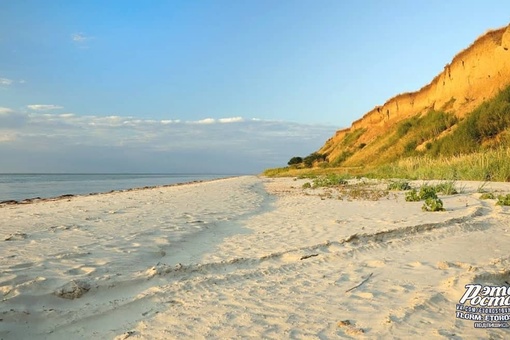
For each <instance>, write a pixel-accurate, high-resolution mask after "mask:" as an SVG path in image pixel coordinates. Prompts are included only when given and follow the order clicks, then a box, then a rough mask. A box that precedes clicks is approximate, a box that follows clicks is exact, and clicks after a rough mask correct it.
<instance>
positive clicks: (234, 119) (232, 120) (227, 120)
mask: <svg viewBox="0 0 510 340" xmlns="http://www.w3.org/2000/svg"><path fill="white" fill-rule="evenodd" d="M218 121H219V122H220V123H238V122H242V121H243V117H231V118H220V119H218Z"/></svg>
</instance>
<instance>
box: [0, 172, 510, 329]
mask: <svg viewBox="0 0 510 340" xmlns="http://www.w3.org/2000/svg"><path fill="white" fill-rule="evenodd" d="M305 181H306V180H298V181H293V180H292V179H260V178H257V177H254V176H246V177H239V178H231V179H223V180H217V181H211V182H203V183H195V184H189V185H182V186H173V187H162V188H153V189H146V190H137V191H127V192H115V193H109V194H101V195H95V196H79V197H72V198H69V199H64V200H57V201H43V202H35V203H32V204H23V205H5V206H2V207H0V297H1V298H2V301H1V302H0V320H1V321H0V338H1V339H19V338H50V339H69V338H73V339H76V338H115V337H118V338H121V339H124V338H144V339H145V338H156V339H172V338H179V339H181V338H194V339H200V338H208V339H209V338H243V339H244V338H254V339H257V338H274V339H281V338H310V339H327V338H367V339H374V338H381V339H387V338H401V339H408V338H412V337H421V338H445V339H452V338H453V339H468V338H489V337H492V338H494V339H498V338H501V339H504V338H507V337H508V334H509V333H508V332H510V330H509V329H475V328H474V327H473V321H467V320H461V319H457V318H456V317H455V308H456V304H457V303H458V301H459V299H460V298H461V296H462V295H463V293H464V291H465V288H464V286H465V285H466V284H468V283H474V282H476V283H480V284H484V285H489V284H490V285H493V286H494V285H501V284H503V285H506V284H505V281H508V282H510V276H509V270H510V267H509V264H510V263H509V262H510V261H509V258H510V255H509V253H510V252H509V250H510V237H509V236H510V233H509V232H508V228H510V208H509V207H499V206H495V205H494V203H495V201H494V200H480V199H479V196H480V194H478V193H476V189H477V187H478V186H479V183H469V182H466V183H460V184H459V185H460V186H463V187H464V193H461V194H459V195H453V196H441V198H442V199H443V201H444V204H445V207H446V209H447V211H445V212H434V213H433V212H422V211H421V205H422V204H423V203H421V202H418V203H409V202H405V200H404V196H403V193H399V192H391V193H390V194H389V196H387V197H383V198H381V199H379V200H378V201H370V200H362V199H358V200H346V199H344V200H339V199H336V198H335V197H336V191H334V190H333V191H331V193H330V194H328V193H327V191H328V190H310V189H307V190H303V189H301V186H302V184H303V183H304V182H305ZM418 184H419V183H416V185H418ZM381 186H382V187H385V185H384V184H381ZM490 189H492V190H501V192H502V193H508V192H510V185H509V184H505V183H493V184H491V185H490ZM328 196H332V198H330V197H328ZM308 256H310V257H308ZM360 284H361V285H360ZM358 285H359V286H358ZM507 314H509V315H510V313H507ZM347 320H348V321H347Z"/></svg>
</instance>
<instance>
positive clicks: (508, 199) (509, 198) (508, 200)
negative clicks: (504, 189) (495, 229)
mask: <svg viewBox="0 0 510 340" xmlns="http://www.w3.org/2000/svg"><path fill="white" fill-rule="evenodd" d="M496 205H510V194H507V195H506V196H503V195H499V196H498V201H497V202H496Z"/></svg>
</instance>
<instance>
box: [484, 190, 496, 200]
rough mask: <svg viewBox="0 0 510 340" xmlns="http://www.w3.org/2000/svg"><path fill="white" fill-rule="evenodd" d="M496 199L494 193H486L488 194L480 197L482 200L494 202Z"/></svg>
mask: <svg viewBox="0 0 510 340" xmlns="http://www.w3.org/2000/svg"><path fill="white" fill-rule="evenodd" d="M495 198H496V196H494V194H493V193H492V192H486V193H484V194H482V195H480V199H481V200H493V199H495Z"/></svg>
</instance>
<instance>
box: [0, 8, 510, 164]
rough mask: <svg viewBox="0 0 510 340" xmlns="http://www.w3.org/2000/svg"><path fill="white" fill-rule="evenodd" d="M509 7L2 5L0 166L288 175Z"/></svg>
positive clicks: (509, 18) (430, 73)
mask: <svg viewBox="0 0 510 340" xmlns="http://www.w3.org/2000/svg"><path fill="white" fill-rule="evenodd" d="M508 13H510V3H509V2H507V1H490V0H489V1H483V2H482V1H437V0H427V1H421V0H416V1H403V0H392V1H390V0H388V1H376V0H372V1H369V0H365V1H363V0H361V1H340V0H338V1H326V0H317V1H311V0H307V1H299V0H295V1H286V0H278V1H277V0H273V1H264V0H257V1H250V0H244V1H234V0H231V1H220V0H209V1H205V0H204V1H190V0H187V1H128V0H123V1H94V0H92V1H90V0H89V1H63V0H62V1H54V0H48V1H44V2H43V1H36V0H19V1H14V0H12V1H1V2H0V157H2V159H3V160H6V161H2V162H1V163H0V172H6V171H14V172H34V171H50V172H63V171H101V172H102V171H121V172H122V171H127V172H129V171H149V172H164V171H170V172H171V171H196V172H200V171H229V170H230V171H231V172H259V171H261V170H262V169H263V168H265V167H269V166H279V165H285V163H286V161H287V160H288V159H289V158H290V157H291V156H294V155H302V156H305V155H307V154H309V153H311V152H313V151H315V150H317V149H318V148H319V147H320V146H321V145H322V144H323V143H324V142H325V141H326V139H327V138H329V137H330V136H331V135H332V134H333V133H334V131H335V130H336V129H338V128H343V127H347V126H350V123H351V122H352V121H354V120H356V119H358V118H360V117H361V116H362V115H363V114H364V113H366V112H367V111H368V110H370V109H372V108H373V107H374V106H376V105H379V104H382V103H384V101H386V100H387V99H388V98H390V97H392V96H394V95H396V94H397V93H401V92H408V91H413V90H417V89H419V88H420V87H422V86H423V85H425V84H427V83H428V82H430V81H431V80H432V78H433V77H434V76H435V75H436V74H438V73H439V72H440V71H441V70H442V69H443V67H444V65H446V64H447V63H449V62H450V60H451V59H452V58H453V56H454V55H455V54H456V53H457V52H459V51H460V50H461V49H463V48H465V47H467V46H468V45H469V44H471V43H472V42H473V41H474V39H476V38H477V37H478V36H480V35H481V34H483V33H484V32H486V31H487V30H488V29H490V28H498V27H501V26H504V25H507V24H508V23H510V15H509V14H508ZM180 153H182V155H181V154H180ZM176 158H178V159H179V161H178V162H176V161H175V159H176Z"/></svg>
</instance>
